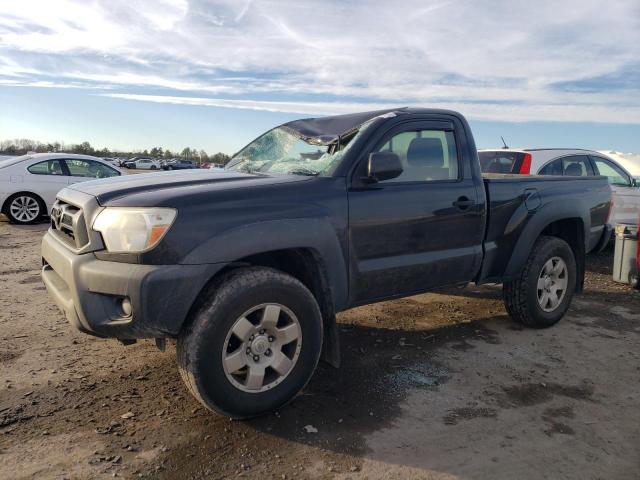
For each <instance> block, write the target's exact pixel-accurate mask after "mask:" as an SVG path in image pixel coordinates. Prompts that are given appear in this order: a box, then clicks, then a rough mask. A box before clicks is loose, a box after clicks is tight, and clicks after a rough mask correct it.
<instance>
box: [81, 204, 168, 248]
mask: <svg viewBox="0 0 640 480" xmlns="http://www.w3.org/2000/svg"><path fill="white" fill-rule="evenodd" d="M175 218H176V211H175V210H174V209H172V208H124V207H107V208H105V209H104V210H102V211H101V212H100V213H99V214H98V216H97V217H96V219H95V220H94V221H93V229H94V230H95V231H97V232H100V233H101V234H102V239H103V240H104V243H105V246H106V247H107V250H108V251H109V252H114V253H125V252H126V253H140V252H146V251H147V250H151V249H152V248H153V247H155V246H156V245H157V244H158V242H159V241H160V240H162V237H164V235H165V233H167V231H169V227H171V224H172V223H173V221H174V220H175Z"/></svg>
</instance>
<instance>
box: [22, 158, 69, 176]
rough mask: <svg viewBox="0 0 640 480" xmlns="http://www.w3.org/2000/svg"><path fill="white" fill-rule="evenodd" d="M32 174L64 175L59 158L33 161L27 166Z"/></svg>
mask: <svg viewBox="0 0 640 480" xmlns="http://www.w3.org/2000/svg"><path fill="white" fill-rule="evenodd" d="M27 170H28V171H29V172H30V173H33V174H34V175H64V173H63V171H62V165H61V164H60V160H47V161H46V162H40V163H34V164H33V165H31V166H30V167H28V168H27Z"/></svg>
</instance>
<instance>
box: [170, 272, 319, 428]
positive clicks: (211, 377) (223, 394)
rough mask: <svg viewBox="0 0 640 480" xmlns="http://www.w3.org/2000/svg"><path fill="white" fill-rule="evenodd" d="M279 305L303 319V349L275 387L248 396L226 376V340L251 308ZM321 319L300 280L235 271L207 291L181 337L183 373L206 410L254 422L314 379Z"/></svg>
mask: <svg viewBox="0 0 640 480" xmlns="http://www.w3.org/2000/svg"><path fill="white" fill-rule="evenodd" d="M269 303H277V304H281V305H283V306H285V307H286V308H288V309H289V310H290V311H291V312H293V314H295V316H296V317H297V318H298V320H299V325H300V331H301V335H302V337H301V338H302V340H301V349H300V351H299V354H298V355H299V356H298V357H297V361H296V362H295V364H294V365H293V367H292V369H291V370H290V372H289V373H288V374H287V375H286V376H284V379H282V380H281V381H280V383H278V384H276V385H275V386H274V387H273V388H270V389H269V390H266V391H260V392H246V391H243V390H241V389H240V388H237V387H236V386H235V385H234V384H233V383H232V382H231V381H230V380H229V378H227V375H226V374H225V371H224V367H223V361H222V355H223V350H224V349H225V348H226V347H225V339H226V337H227V334H228V333H229V331H230V330H231V328H232V326H233V325H234V323H235V322H236V320H237V319H238V318H240V317H241V316H242V315H243V314H244V313H245V312H247V311H249V310H250V309H251V308H253V307H255V306H257V305H261V304H269ZM322 332H323V329H322V317H321V314H320V309H319V307H318V304H317V302H316V300H315V298H314V297H313V295H312V294H311V292H310V291H309V290H308V289H307V288H306V287H305V286H304V285H303V284H302V283H301V282H300V281H298V280H297V279H295V278H293V277H291V276H290V275H287V274H285V273H282V272H280V271H278V270H274V269H271V268H262V267H249V268H239V269H236V270H232V271H231V272H229V273H228V274H226V275H224V276H223V277H222V278H220V279H218V280H217V281H214V283H213V285H211V286H210V287H209V288H207V289H206V291H205V292H203V295H202V298H201V299H200V304H199V305H198V306H197V307H196V308H195V310H194V313H193V315H192V316H191V318H190V319H189V322H188V323H187V325H186V326H185V328H184V329H183V331H182V332H181V334H180V336H179V337H178V344H177V361H178V368H179V370H180V374H181V376H182V379H183V380H184V382H185V384H186V385H187V387H188V388H189V390H190V391H191V393H192V394H193V395H194V396H195V397H196V399H197V400H199V401H200V403H202V404H203V405H204V406H205V407H206V408H208V409H210V410H212V411H214V412H217V413H220V414H222V415H225V416H228V417H231V418H238V419H239V418H250V417H255V416H258V415H262V414H264V413H267V412H270V411H273V410H275V409H277V408H279V407H281V406H282V405H284V404H285V403H287V402H288V401H290V400H291V399H292V398H293V397H294V396H295V395H296V394H297V393H298V392H299V391H300V390H301V389H302V388H304V386H305V385H306V384H307V382H308V381H309V379H310V378H311V376H312V374H313V372H314V370H315V368H316V366H317V364H318V360H319V358H320V352H321V349H322Z"/></svg>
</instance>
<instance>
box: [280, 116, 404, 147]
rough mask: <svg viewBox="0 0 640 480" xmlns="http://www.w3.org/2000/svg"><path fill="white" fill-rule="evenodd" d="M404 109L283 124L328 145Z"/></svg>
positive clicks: (305, 136) (311, 141) (310, 138)
mask: <svg viewBox="0 0 640 480" xmlns="http://www.w3.org/2000/svg"><path fill="white" fill-rule="evenodd" d="M405 108H406V107H405ZM403 109H404V108H390V109H388V110H374V111H371V112H360V113H349V114H346V115H334V116H331V117H318V118H304V119H302V120H294V121H292V122H288V123H285V124H284V125H282V126H283V127H285V128H287V129H289V130H292V131H293V132H295V133H296V134H297V135H298V136H300V137H301V138H303V139H304V140H306V141H308V142H310V143H317V144H319V145H328V144H329V143H332V142H334V141H336V140H337V138H338V137H340V136H342V135H344V134H346V133H349V132H351V131H352V130H354V129H356V128H358V127H359V126H360V125H362V124H363V123H365V122H367V121H369V120H371V119H372V118H375V117H379V116H381V115H386V114H390V113H393V112H398V111H400V110H403Z"/></svg>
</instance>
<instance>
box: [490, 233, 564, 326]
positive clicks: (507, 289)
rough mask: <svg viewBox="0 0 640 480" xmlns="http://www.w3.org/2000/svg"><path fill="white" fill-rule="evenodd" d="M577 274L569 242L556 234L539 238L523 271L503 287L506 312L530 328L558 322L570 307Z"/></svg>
mask: <svg viewBox="0 0 640 480" xmlns="http://www.w3.org/2000/svg"><path fill="white" fill-rule="evenodd" d="M576 276H577V268H576V261H575V257H574V255H573V250H571V247H570V246H569V244H568V243H567V242H565V241H564V240H562V239H560V238H557V237H547V236H542V237H540V238H538V240H537V241H536V243H535V244H534V246H533V249H532V250H531V253H530V254H529V258H528V259H527V262H526V264H525V266H524V268H523V269H522V271H521V272H520V274H519V275H518V276H517V277H516V278H514V279H513V280H510V281H508V282H505V284H504V286H503V296H504V303H505V306H506V308H507V312H508V313H509V315H510V316H511V318H513V319H514V320H515V321H517V322H519V323H522V324H524V325H527V326H529V327H534V328H545V327H550V326H552V325H554V324H556V323H557V322H558V321H559V320H560V319H561V318H562V317H563V316H564V314H565V313H566V312H567V310H568V309H569V305H570V304H571V299H572V298H573V293H574V291H575V287H576Z"/></svg>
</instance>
